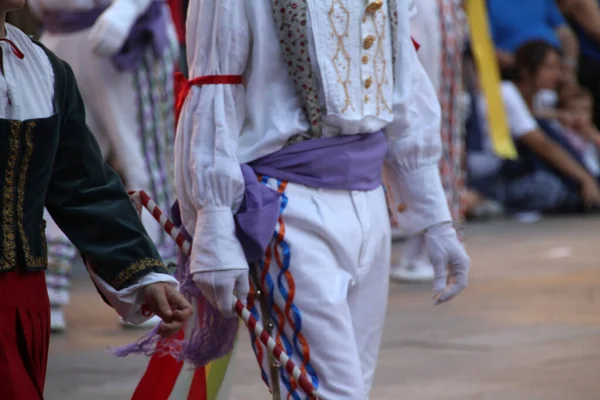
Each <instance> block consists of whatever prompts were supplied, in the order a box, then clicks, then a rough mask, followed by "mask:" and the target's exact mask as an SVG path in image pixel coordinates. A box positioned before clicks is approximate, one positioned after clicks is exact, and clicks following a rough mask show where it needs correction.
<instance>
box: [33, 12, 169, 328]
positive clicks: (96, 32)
mask: <svg viewBox="0 0 600 400" xmlns="http://www.w3.org/2000/svg"><path fill="white" fill-rule="evenodd" d="M28 5H29V7H30V9H31V11H32V12H33V13H34V15H36V16H37V17H38V18H39V19H40V21H41V22H42V24H43V29H44V33H43V35H42V37H41V41H42V42H43V43H44V44H45V45H46V46H47V47H48V48H49V49H51V50H52V51H53V52H54V53H56V54H57V55H58V56H59V57H61V58H62V59H64V60H65V61H67V62H68V63H69V64H70V65H71V66H72V68H73V71H74V73H75V76H76V78H77V81H78V83H79V87H80V90H81V94H82V97H83V100H84V103H85V107H86V113H87V123H88V125H89V127H90V129H91V131H92V133H93V134H94V136H95V137H96V140H97V141H98V143H99V144H100V147H101V149H102V152H103V154H104V156H105V158H106V159H107V160H108V161H109V163H110V164H111V166H112V167H113V168H115V169H116V170H117V172H119V174H120V175H121V177H122V179H123V181H124V183H125V186H126V187H127V189H129V190H140V189H143V190H146V191H148V193H151V195H152V197H153V198H154V199H155V200H156V201H157V202H158V203H159V204H161V205H163V206H165V207H168V206H169V205H170V204H171V203H172V201H173V193H174V187H173V167H172V166H173V159H172V154H173V141H174V128H175V121H174V91H173V90H174V89H173V74H174V66H175V62H176V60H177V51H178V49H177V47H178V45H177V39H176V34H175V30H174V27H173V22H172V20H171V15H170V11H169V9H168V6H167V5H166V3H156V2H154V1H152V0H140V1H130V0H115V1H114V2H111V0H77V1H75V0H28ZM140 21H146V25H145V26H143V27H142V28H140ZM148 21H150V22H149V23H148ZM142 30H144V32H145V33H143V35H146V37H148V35H149V34H151V35H152V36H151V37H152V38H153V40H152V41H151V42H149V43H144V42H143V40H142V43H135V42H132V39H131V35H132V34H134V33H136V32H138V33H139V32H140V31H142ZM126 41H127V46H126V47H128V48H129V49H130V53H129V54H127V55H125V56H123V57H121V58H120V59H119V61H120V63H117V62H116V61H115V57H116V55H117V54H119V50H121V49H122V48H123V45H124V43H126ZM134 41H135V38H134ZM136 51H137V53H136ZM107 212H109V211H108V210H107ZM45 218H46V219H47V220H48V227H47V231H46V236H47V238H48V264H49V268H48V272H47V276H46V277H47V285H48V294H49V297H50V302H51V304H52V306H53V307H52V313H51V317H52V318H51V320H52V328H53V330H55V331H60V330H64V329H65V326H66V325H65V320H64V314H63V311H62V306H64V305H65V304H67V303H68V301H69V283H70V270H71V265H72V264H73V262H74V261H75V258H76V250H75V247H73V245H72V244H71V243H70V242H69V240H68V239H67V238H66V236H65V235H64V234H63V233H62V232H61V231H60V229H59V228H58V226H57V225H56V224H55V223H54V221H52V219H51V218H50V216H49V215H48V214H47V213H46V214H45ZM143 222H144V226H145V228H146V230H147V232H148V234H149V235H150V237H151V238H152V240H153V241H154V242H155V243H156V245H157V248H158V249H159V252H160V254H161V257H162V258H163V259H164V260H167V261H168V260H172V259H173V258H174V257H175V254H176V253H175V251H176V250H175V246H174V244H173V243H172V240H171V239H170V238H169V237H168V236H167V235H166V234H165V233H164V232H162V231H161V229H160V227H159V226H158V225H157V224H156V222H155V221H153V219H152V217H151V216H150V215H148V214H146V215H145V216H144V217H143ZM155 323H156V320H154V319H153V320H151V321H150V322H149V324H155Z"/></svg>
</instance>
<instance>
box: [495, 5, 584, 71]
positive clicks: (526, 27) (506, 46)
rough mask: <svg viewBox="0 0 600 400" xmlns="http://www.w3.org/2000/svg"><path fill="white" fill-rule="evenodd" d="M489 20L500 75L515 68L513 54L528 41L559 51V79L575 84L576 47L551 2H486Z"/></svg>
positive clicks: (560, 15)
mask: <svg viewBox="0 0 600 400" xmlns="http://www.w3.org/2000/svg"><path fill="white" fill-rule="evenodd" d="M487 3H488V18H489V21H490V29H491V31H492V38H493V40H494V43H495V46H496V52H497V56H498V62H499V64H500V68H501V69H502V70H503V71H508V70H511V69H512V68H514V66H515V52H516V50H517V49H518V48H519V47H521V46H522V45H523V44H524V43H526V42H529V41H531V40H544V41H546V42H548V43H550V44H551V45H552V46H554V47H556V48H557V49H560V50H561V51H562V53H563V55H564V57H563V59H562V65H561V67H562V69H563V74H562V77H561V78H562V79H564V80H565V81H567V82H575V81H576V71H577V60H578V57H579V45H578V42H577V38H576V36H575V34H574V33H573V32H572V30H571V29H570V28H569V25H568V24H567V22H566V20H565V19H564V18H563V15H562V14H561V12H560V10H559V8H558V6H557V4H556V2H555V1H554V0H525V1H523V0H488V1H487Z"/></svg>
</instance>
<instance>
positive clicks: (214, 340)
mask: <svg viewBox="0 0 600 400" xmlns="http://www.w3.org/2000/svg"><path fill="white" fill-rule="evenodd" d="M189 271H190V260H189V258H188V257H185V256H183V255H180V257H179V263H178V266H177V272H176V274H175V276H176V277H177V280H179V282H181V293H183V295H184V296H186V298H187V299H188V300H190V301H195V302H196V304H197V306H198V320H197V321H195V322H196V324H194V327H193V328H192V331H191V333H190V335H189V337H188V338H186V339H185V340H184V341H183V342H182V343H181V353H180V355H179V357H178V358H179V359H180V360H185V361H188V362H190V363H192V364H193V365H194V366H196V367H201V366H204V365H206V364H208V363H209V362H211V361H212V360H215V359H218V358H221V357H223V356H225V355H227V354H229V353H230V352H231V351H232V350H233V345H234V343H235V338H236V335H237V331H238V318H226V317H224V316H223V314H221V313H220V312H219V311H218V310H217V309H216V308H214V307H213V306H212V304H210V302H209V301H207V300H206V298H205V297H204V296H203V295H202V292H201V291H200V290H199V289H198V287H197V286H196V285H195V284H194V281H193V280H192V276H191V274H190V273H189Z"/></svg>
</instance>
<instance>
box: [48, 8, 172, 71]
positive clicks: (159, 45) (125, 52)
mask: <svg viewBox="0 0 600 400" xmlns="http://www.w3.org/2000/svg"><path fill="white" fill-rule="evenodd" d="M106 8H107V7H98V8H94V9H91V10H88V11H52V10H45V11H44V29H45V30H46V31H48V32H50V33H55V34H69V33H75V32H80V31H82V30H84V29H89V28H91V27H92V26H93V25H94V23H95V22H96V20H97V19H98V18H99V17H100V15H102V13H103V12H104V11H106ZM168 46H169V38H168V36H167V19H166V15H165V13H164V2H162V1H154V2H152V3H151V4H150V7H148V9H147V10H146V12H144V14H142V15H141V16H140V17H139V18H138V19H137V20H136V22H135V24H134V25H133V27H132V28H131V31H129V36H128V37H127V39H126V40H125V43H124V45H123V47H122V48H121V50H119V52H118V53H116V54H114V55H113V56H112V61H113V63H114V65H115V67H116V68H117V69H118V70H119V71H122V72H126V71H133V70H134V69H136V68H137V67H138V66H139V65H140V64H141V63H142V61H143V60H144V53H145V51H146V49H147V48H148V47H151V48H152V50H153V51H154V54H155V55H156V57H161V56H162V55H163V53H164V51H165V50H166V49H167V47H168Z"/></svg>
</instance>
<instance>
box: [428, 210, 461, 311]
mask: <svg viewBox="0 0 600 400" xmlns="http://www.w3.org/2000/svg"><path fill="white" fill-rule="evenodd" d="M425 248H426V249H427V252H428V254H429V259H430V261H431V263H432V264H433V270H434V272H435V279H434V281H433V301H434V304H435V305H438V304H441V303H444V302H446V301H449V300H451V299H452V298H454V297H455V296H456V295H457V294H459V293H460V292H461V291H462V290H463V289H464V288H465V287H466V286H467V280H468V275H469V264H470V260H469V256H468V255H467V252H466V251H465V248H464V246H463V245H462V243H461V242H460V240H458V237H457V235H456V230H455V229H454V227H453V226H452V223H450V222H444V223H442V224H438V225H435V226H433V227H431V228H429V229H428V230H427V231H425Z"/></svg>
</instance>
